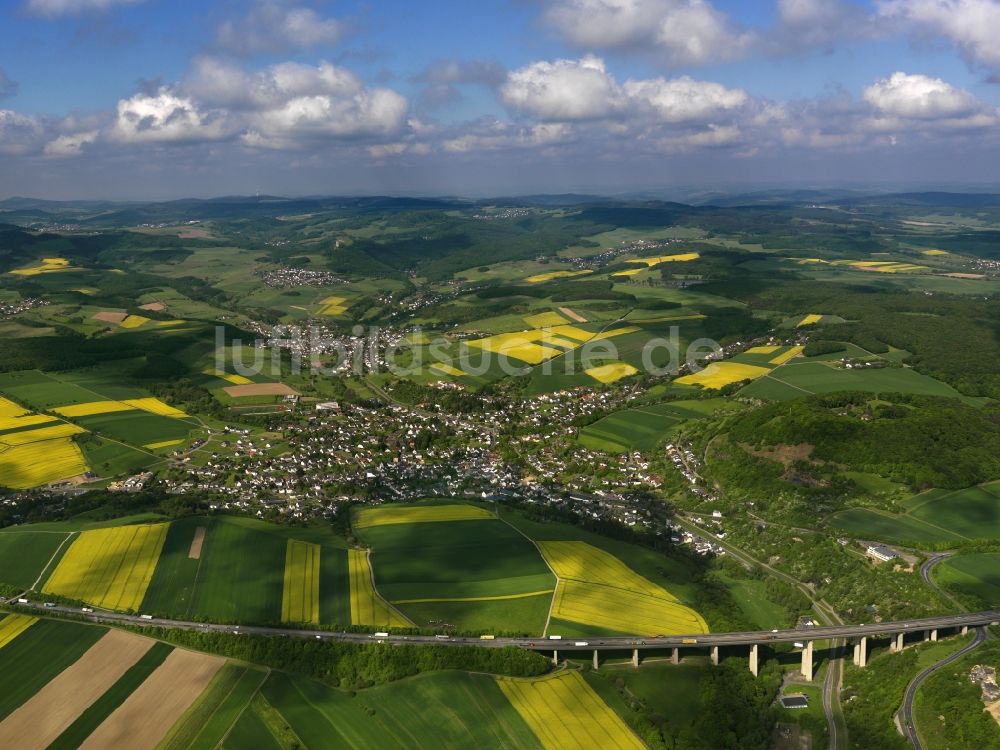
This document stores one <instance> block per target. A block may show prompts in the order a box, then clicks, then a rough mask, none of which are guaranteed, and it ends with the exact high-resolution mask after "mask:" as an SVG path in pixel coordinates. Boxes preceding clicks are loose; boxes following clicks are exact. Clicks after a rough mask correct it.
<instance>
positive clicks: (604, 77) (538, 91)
mask: <svg viewBox="0 0 1000 750" xmlns="http://www.w3.org/2000/svg"><path fill="white" fill-rule="evenodd" d="M500 96H501V98H502V99H503V101H504V103H505V104H506V105H507V106H508V107H511V108H512V109H516V110H518V111H521V112H525V113H527V114H530V115H534V116H535V117H538V118H539V119H541V120H594V119H600V118H603V117H607V116H609V115H611V114H613V113H614V112H616V111H619V110H621V109H622V108H623V107H624V105H625V97H624V94H623V93H622V91H621V89H620V88H619V86H618V84H617V83H615V80H614V78H612V76H611V75H609V74H608V73H607V71H606V70H605V69H604V61H603V60H601V59H600V58H597V57H593V56H590V55H588V56H586V57H584V58H582V59H580V60H556V61H554V62H547V61H540V62H536V63H532V64H531V65H528V66H526V67H524V68H521V69H520V70H515V71H513V72H511V73H509V74H508V76H507V82H506V83H504V85H503V86H502V87H501V89H500Z"/></svg>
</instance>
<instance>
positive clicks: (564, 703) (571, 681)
mask: <svg viewBox="0 0 1000 750" xmlns="http://www.w3.org/2000/svg"><path fill="white" fill-rule="evenodd" d="M497 684H498V685H499V686H500V690H501V691H502V692H503V694H504V695H505V696H506V698H507V700H508V701H510V704H511V705H512V706H513V707H514V709H515V710H516V711H517V712H518V714H520V716H521V718H522V719H524V722H525V723H526V724H527V725H528V727H529V728H530V729H531V731H532V732H533V733H534V734H535V736H536V737H537V738H538V741H539V742H540V743H541V744H542V747H543V748H545V750H595V748H601V750H642V748H644V747H645V745H644V744H643V743H642V742H641V741H640V740H639V738H638V737H636V736H635V734H633V733H632V730H631V729H629V728H628V725H627V724H625V722H624V721H622V720H621V718H620V717H619V716H618V714H616V713H615V712H614V711H613V710H611V708H610V707H609V706H608V704H607V703H605V702H604V701H603V700H601V698H600V696H598V695H597V693H595V692H594V691H593V690H592V689H591V687H590V685H588V684H587V683H586V682H585V681H584V679H583V678H582V677H581V676H580V673H579V672H563V673H561V674H558V675H554V676H552V677H546V678H543V679H540V680H517V679H510V678H503V677H500V678H497Z"/></svg>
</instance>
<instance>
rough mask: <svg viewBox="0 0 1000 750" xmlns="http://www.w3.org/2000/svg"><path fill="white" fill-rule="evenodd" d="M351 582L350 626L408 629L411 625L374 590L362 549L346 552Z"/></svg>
mask: <svg viewBox="0 0 1000 750" xmlns="http://www.w3.org/2000/svg"><path fill="white" fill-rule="evenodd" d="M347 568H348V573H349V577H350V580H351V624H352V625H374V626H376V627H390V628H409V627H413V623H412V622H410V621H409V620H407V619H406V618H405V617H403V615H401V614H400V613H399V612H397V611H396V610H395V609H394V608H393V607H391V606H389V603H388V602H386V600H385V599H383V598H382V597H381V596H379V593H378V592H377V591H376V590H375V584H374V583H373V582H372V569H371V564H370V563H369V561H368V553H367V552H366V551H365V550H363V549H350V550H348V551H347Z"/></svg>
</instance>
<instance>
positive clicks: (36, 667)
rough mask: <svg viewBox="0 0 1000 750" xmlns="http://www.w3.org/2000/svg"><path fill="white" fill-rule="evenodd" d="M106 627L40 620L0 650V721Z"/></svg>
mask: <svg viewBox="0 0 1000 750" xmlns="http://www.w3.org/2000/svg"><path fill="white" fill-rule="evenodd" d="M106 632H107V629H106V628H100V627H95V626H90V625H87V626H81V625H78V624H76V623H68V622H58V621H55V620H40V621H39V622H36V623H35V624H34V625H32V626H31V627H30V628H28V629H27V630H25V631H24V632H23V633H21V635H19V636H18V637H17V638H15V639H14V640H13V641H11V642H10V643H8V644H7V645H6V646H4V647H3V648H0V720H2V719H3V718H4V717H6V716H8V715H9V714H10V713H11V712H12V711H14V710H15V709H16V708H18V706H20V705H21V704H22V703H24V702H25V701H26V700H28V699H29V698H31V696H33V695H34V694H35V693H37V692H38V691H39V690H41V689H42V687H43V686H44V685H46V684H47V683H48V682H49V681H50V680H51V679H53V678H54V677H55V676H56V675H58V674H59V673H60V672H62V671H63V670H64V669H66V667H68V666H69V665H70V664H72V663H73V662H75V661H76V660H77V659H79V658H80V657H81V656H83V654H84V652H86V651H87V649H89V648H90V647H91V646H93V645H94V644H95V643H97V641H98V640H99V639H100V638H101V636H103V635H104V634H105V633H106Z"/></svg>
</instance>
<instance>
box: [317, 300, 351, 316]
mask: <svg viewBox="0 0 1000 750" xmlns="http://www.w3.org/2000/svg"><path fill="white" fill-rule="evenodd" d="M346 301H347V297H327V298H326V299H324V300H322V301H320V305H322V307H320V309H319V314H320V315H343V314H344V313H345V312H347V305H345V304H344V303H345V302H346Z"/></svg>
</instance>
